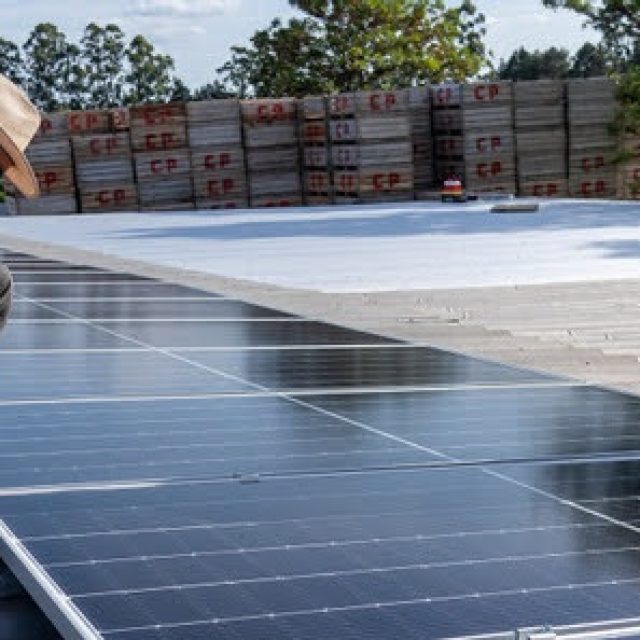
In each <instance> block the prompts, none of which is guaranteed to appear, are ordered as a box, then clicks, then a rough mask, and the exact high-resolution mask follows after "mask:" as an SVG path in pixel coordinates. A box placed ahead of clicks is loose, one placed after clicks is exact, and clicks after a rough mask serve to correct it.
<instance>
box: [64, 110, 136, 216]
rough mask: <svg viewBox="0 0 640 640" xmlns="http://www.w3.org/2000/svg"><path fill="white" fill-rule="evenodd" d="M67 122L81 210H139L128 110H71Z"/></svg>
mask: <svg viewBox="0 0 640 640" xmlns="http://www.w3.org/2000/svg"><path fill="white" fill-rule="evenodd" d="M68 124H69V133H70V134H71V140H72V144H73V155H74V163H75V171H76V182H77V185H78V196H79V201H80V209H81V211H82V212H83V213H108V212H114V211H137V209H138V191H137V187H136V184H135V181H134V177H133V164H132V158H131V144H130V137H129V131H128V130H127V129H126V128H125V127H126V125H127V115H126V110H122V109H118V110H116V111H108V110H104V111H79V112H72V113H70V114H69V116H68Z"/></svg>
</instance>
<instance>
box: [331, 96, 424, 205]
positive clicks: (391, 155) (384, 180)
mask: <svg viewBox="0 0 640 640" xmlns="http://www.w3.org/2000/svg"><path fill="white" fill-rule="evenodd" d="M409 98H410V91H409V90H400V91H363V92H359V93H356V94H342V95H338V96H333V97H332V98H331V99H330V115H331V121H330V126H329V128H330V138H331V145H332V148H331V155H332V166H333V187H334V190H335V194H336V202H388V201H399V200H410V199H412V198H413V195H414V193H413V191H414V180H413V160H414V157H413V144H412V126H411V114H410V108H409Z"/></svg>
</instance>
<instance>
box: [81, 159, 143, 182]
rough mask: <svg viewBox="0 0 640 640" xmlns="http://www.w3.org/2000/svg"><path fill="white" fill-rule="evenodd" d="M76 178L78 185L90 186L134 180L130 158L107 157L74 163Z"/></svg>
mask: <svg viewBox="0 0 640 640" xmlns="http://www.w3.org/2000/svg"><path fill="white" fill-rule="evenodd" d="M76 179H77V182H78V186H79V187H89V186H91V187H92V188H95V187H99V186H106V185H113V184H116V185H117V184H128V183H132V182H133V181H134V174H133V163H132V161H131V158H107V159H105V160H102V161H99V162H96V161H91V162H85V163H82V162H78V163H76Z"/></svg>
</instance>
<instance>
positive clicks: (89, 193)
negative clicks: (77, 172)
mask: <svg viewBox="0 0 640 640" xmlns="http://www.w3.org/2000/svg"><path fill="white" fill-rule="evenodd" d="M79 194H80V209H81V211H82V212H83V213H106V212H113V211H137V210H138V189H137V187H136V185H135V184H133V182H124V183H120V184H111V185H109V186H104V185H103V186H97V187H80V188H79Z"/></svg>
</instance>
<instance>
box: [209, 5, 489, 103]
mask: <svg viewBox="0 0 640 640" xmlns="http://www.w3.org/2000/svg"><path fill="white" fill-rule="evenodd" d="M290 3H291V4H292V5H293V6H295V7H297V8H298V9H300V10H301V11H302V12H303V13H305V14H306V15H305V17H304V18H302V19H296V20H291V21H290V22H289V23H288V24H287V25H282V24H281V23H280V22H279V21H274V22H273V23H272V24H271V25H270V26H269V27H268V28H267V29H264V30H261V31H258V32H257V33H256V34H255V35H254V37H253V38H252V39H251V43H250V45H249V46H248V47H235V48H234V49H233V50H232V52H233V56H232V58H231V60H230V61H229V62H228V63H227V64H226V65H224V67H222V68H221V69H220V70H219V72H220V73H221V74H223V78H224V80H225V82H226V83H227V84H228V85H230V86H231V87H233V88H234V89H236V91H237V93H239V94H242V93H243V92H246V91H247V90H249V91H253V92H254V93H255V94H257V95H275V94H289V95H300V94H302V93H319V92H325V91H353V90H358V89H369V88H391V87H401V86H408V85H410V84H413V83H415V82H421V81H432V82H438V81H442V80H447V79H449V80H465V79H468V78H469V77H472V76H474V75H476V74H477V73H478V72H479V71H480V69H481V68H482V67H483V66H484V65H485V63H486V50H485V46H484V43H483V37H484V35H485V29H484V16H483V15H482V14H481V13H478V11H477V9H476V7H475V5H474V4H473V3H472V2H470V1H469V0H463V1H462V2H460V3H459V4H458V5H456V6H453V7H449V6H447V5H446V4H445V2H444V1H443V0H360V1H359V2H353V0H290Z"/></svg>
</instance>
